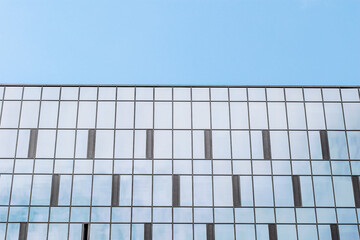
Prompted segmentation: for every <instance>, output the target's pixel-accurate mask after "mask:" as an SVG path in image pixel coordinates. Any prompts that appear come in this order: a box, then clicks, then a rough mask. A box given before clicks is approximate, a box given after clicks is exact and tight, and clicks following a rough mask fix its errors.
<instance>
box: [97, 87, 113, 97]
mask: <svg viewBox="0 0 360 240" xmlns="http://www.w3.org/2000/svg"><path fill="white" fill-rule="evenodd" d="M115 95H116V88H114V87H100V88H99V98H98V99H99V100H115Z"/></svg>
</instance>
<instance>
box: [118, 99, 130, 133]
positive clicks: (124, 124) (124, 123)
mask: <svg viewBox="0 0 360 240" xmlns="http://www.w3.org/2000/svg"><path fill="white" fill-rule="evenodd" d="M116 106H117V110H116V127H117V128H132V127H133V126H134V103H133V102H118V103H117V104H116Z"/></svg>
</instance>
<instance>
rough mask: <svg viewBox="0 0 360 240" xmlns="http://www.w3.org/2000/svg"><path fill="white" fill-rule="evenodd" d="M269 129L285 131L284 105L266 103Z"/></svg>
mask: <svg viewBox="0 0 360 240" xmlns="http://www.w3.org/2000/svg"><path fill="white" fill-rule="evenodd" d="M268 111H269V124H270V129H286V128H287V125H286V113H285V104H284V103H268Z"/></svg>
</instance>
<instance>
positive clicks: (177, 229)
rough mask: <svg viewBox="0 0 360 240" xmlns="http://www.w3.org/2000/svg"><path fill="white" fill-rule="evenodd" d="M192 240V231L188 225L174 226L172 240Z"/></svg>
mask: <svg viewBox="0 0 360 240" xmlns="http://www.w3.org/2000/svg"><path fill="white" fill-rule="evenodd" d="M184 239H187V240H192V239H193V229H192V225H190V224H174V240H184Z"/></svg>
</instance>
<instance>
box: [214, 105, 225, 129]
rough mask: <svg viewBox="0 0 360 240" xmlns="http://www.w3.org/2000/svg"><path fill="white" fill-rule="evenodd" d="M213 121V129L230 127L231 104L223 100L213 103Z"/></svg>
mask: <svg viewBox="0 0 360 240" xmlns="http://www.w3.org/2000/svg"><path fill="white" fill-rule="evenodd" d="M211 121H212V128H213V129H228V128H229V105H228V103H223V102H212V103H211Z"/></svg>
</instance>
